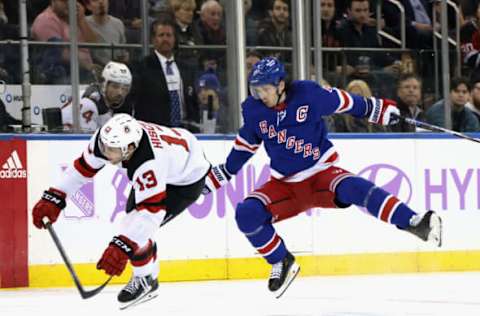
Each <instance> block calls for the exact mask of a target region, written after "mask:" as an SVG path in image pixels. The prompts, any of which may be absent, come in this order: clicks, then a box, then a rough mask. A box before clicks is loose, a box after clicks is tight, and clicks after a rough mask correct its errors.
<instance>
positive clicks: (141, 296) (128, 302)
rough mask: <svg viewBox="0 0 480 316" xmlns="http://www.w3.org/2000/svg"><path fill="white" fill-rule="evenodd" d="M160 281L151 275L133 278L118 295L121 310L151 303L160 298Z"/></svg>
mask: <svg viewBox="0 0 480 316" xmlns="http://www.w3.org/2000/svg"><path fill="white" fill-rule="evenodd" d="M157 289H158V280H157V279H153V278H152V276H151V275H147V276H144V277H137V276H132V278H131V279H130V281H129V282H128V284H127V285H126V286H125V287H124V288H123V289H122V290H121V291H120V293H119V294H118V297H117V298H118V301H119V302H120V309H126V308H128V307H130V306H133V305H136V304H140V303H143V302H146V301H149V300H151V299H153V298H155V297H157V296H158V293H157Z"/></svg>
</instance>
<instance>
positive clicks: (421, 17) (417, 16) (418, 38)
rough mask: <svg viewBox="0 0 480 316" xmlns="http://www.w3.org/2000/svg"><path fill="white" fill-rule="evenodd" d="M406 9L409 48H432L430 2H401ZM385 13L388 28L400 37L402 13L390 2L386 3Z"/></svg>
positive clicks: (410, 0) (426, 0)
mask: <svg viewBox="0 0 480 316" xmlns="http://www.w3.org/2000/svg"><path fill="white" fill-rule="evenodd" d="M400 3H401V4H402V5H403V7H404V9H405V20H406V21H405V24H406V37H407V46H408V47H410V48H432V43H433V42H432V36H433V34H432V32H433V23H432V4H431V1H429V0H400ZM383 13H384V17H385V21H386V23H387V27H389V28H391V29H393V30H394V32H395V35H396V36H397V37H400V27H401V24H400V12H399V11H398V8H397V7H396V6H395V5H393V4H392V3H390V2H389V1H385V2H384V6H383Z"/></svg>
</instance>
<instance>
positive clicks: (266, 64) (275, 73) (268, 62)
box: [248, 57, 286, 86]
mask: <svg viewBox="0 0 480 316" xmlns="http://www.w3.org/2000/svg"><path fill="white" fill-rule="evenodd" d="M285 76H286V73H285V67H284V66H283V64H282V63H281V62H280V61H279V60H278V59H276V58H274V57H265V58H263V59H262V60H260V61H259V62H257V63H256V64H255V65H254V66H253V68H252V71H251V72H250V74H249V76H248V85H249V86H261V85H265V84H272V85H278V83H279V82H280V80H282V79H284V78H285Z"/></svg>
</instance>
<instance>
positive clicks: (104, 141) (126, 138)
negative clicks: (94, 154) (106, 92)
mask: <svg viewBox="0 0 480 316" xmlns="http://www.w3.org/2000/svg"><path fill="white" fill-rule="evenodd" d="M142 135H143V129H142V126H141V125H140V123H139V122H138V121H137V120H136V119H134V118H133V117H132V116H130V115H128V114H124V113H122V114H117V115H114V116H113V117H112V118H111V119H109V120H108V121H107V122H106V123H105V125H103V126H102V128H101V129H100V144H99V145H100V149H102V151H103V147H104V146H108V147H112V148H120V150H121V151H122V157H123V158H124V159H125V158H126V157H127V155H128V153H129V150H128V147H129V145H130V144H133V145H134V146H135V148H138V145H139V144H140V140H141V139H142Z"/></svg>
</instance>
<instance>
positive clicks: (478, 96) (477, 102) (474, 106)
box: [465, 77, 480, 121]
mask: <svg viewBox="0 0 480 316" xmlns="http://www.w3.org/2000/svg"><path fill="white" fill-rule="evenodd" d="M471 85H472V91H471V93H470V95H471V98H470V102H468V103H467V104H466V105H465V107H466V108H467V109H469V110H470V111H472V112H473V114H475V116H476V117H477V119H478V120H479V121H480V77H477V78H474V79H473V80H472V81H471Z"/></svg>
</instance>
